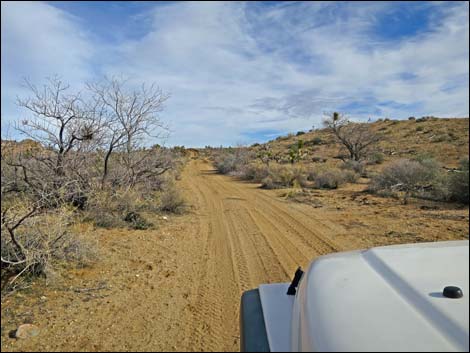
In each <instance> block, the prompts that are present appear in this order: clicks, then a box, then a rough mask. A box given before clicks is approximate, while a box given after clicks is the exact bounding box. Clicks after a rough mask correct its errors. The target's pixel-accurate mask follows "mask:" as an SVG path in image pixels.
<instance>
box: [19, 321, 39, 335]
mask: <svg viewBox="0 0 470 353" xmlns="http://www.w3.org/2000/svg"><path fill="white" fill-rule="evenodd" d="M37 335H39V327H37V326H35V325H32V324H23V325H20V326H18V328H17V329H16V332H15V338H18V339H27V338H31V337H35V336H37Z"/></svg>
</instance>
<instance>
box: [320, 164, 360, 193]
mask: <svg viewBox="0 0 470 353" xmlns="http://www.w3.org/2000/svg"><path fill="white" fill-rule="evenodd" d="M357 177H358V176H357V174H356V173H355V172H354V171H351V170H341V169H338V168H328V169H324V170H321V171H319V172H318V174H317V176H316V177H315V179H314V186H315V188H317V189H337V188H338V187H339V186H340V185H342V184H344V183H353V182H355V181H356V180H357Z"/></svg>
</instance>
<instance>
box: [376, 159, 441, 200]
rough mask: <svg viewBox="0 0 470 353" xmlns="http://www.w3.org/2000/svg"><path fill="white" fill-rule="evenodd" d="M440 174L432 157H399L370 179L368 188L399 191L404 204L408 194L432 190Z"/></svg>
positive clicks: (420, 193)
mask: <svg viewBox="0 0 470 353" xmlns="http://www.w3.org/2000/svg"><path fill="white" fill-rule="evenodd" d="M440 175H441V174H440V168H439V166H438V164H437V163H436V162H435V161H434V160H432V159H423V160H421V161H416V160H409V159H399V160H396V161H393V162H391V163H390V164H389V165H387V166H386V167H385V168H384V169H383V171H382V173H380V174H378V175H376V176H375V177H374V178H373V179H372V183H371V185H370V190H371V191H375V192H381V191H385V192H392V193H393V192H401V193H403V195H404V196H403V203H405V204H406V203H407V202H408V199H409V197H410V196H417V195H421V196H423V195H425V193H426V192H430V191H431V190H433V187H434V186H435V185H437V184H438V183H437V181H438V180H439V177H440Z"/></svg>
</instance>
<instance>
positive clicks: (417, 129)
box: [415, 126, 424, 131]
mask: <svg viewBox="0 0 470 353" xmlns="http://www.w3.org/2000/svg"><path fill="white" fill-rule="evenodd" d="M415 130H416V131H423V130H424V127H423V126H417V127H416V129H415Z"/></svg>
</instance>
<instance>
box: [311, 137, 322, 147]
mask: <svg viewBox="0 0 470 353" xmlns="http://www.w3.org/2000/svg"><path fill="white" fill-rule="evenodd" d="M311 143H312V145H321V144H322V143H323V140H322V138H321V137H319V136H315V137H314V138H313V139H312V142H311Z"/></svg>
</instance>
